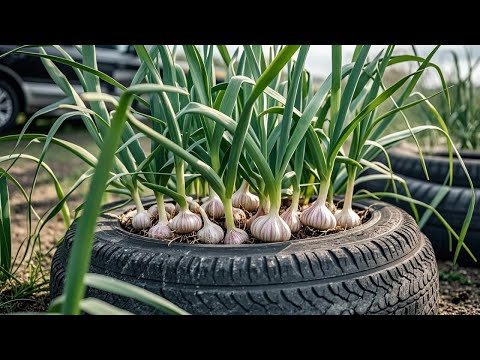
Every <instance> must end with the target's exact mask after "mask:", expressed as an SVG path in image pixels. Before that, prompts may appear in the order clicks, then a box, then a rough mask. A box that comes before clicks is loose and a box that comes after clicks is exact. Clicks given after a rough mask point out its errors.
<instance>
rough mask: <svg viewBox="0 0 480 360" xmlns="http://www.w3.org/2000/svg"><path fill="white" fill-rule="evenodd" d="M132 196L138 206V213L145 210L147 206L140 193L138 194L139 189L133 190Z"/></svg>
mask: <svg viewBox="0 0 480 360" xmlns="http://www.w3.org/2000/svg"><path fill="white" fill-rule="evenodd" d="M132 198H133V201H134V203H135V207H136V208H137V213H140V212H143V211H145V208H144V207H143V204H142V199H140V195H139V194H138V190H137V189H136V188H135V189H134V190H133V191H132Z"/></svg>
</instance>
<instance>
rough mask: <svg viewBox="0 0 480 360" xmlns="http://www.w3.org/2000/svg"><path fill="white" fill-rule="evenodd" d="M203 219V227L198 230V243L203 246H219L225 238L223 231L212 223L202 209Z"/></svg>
mask: <svg viewBox="0 0 480 360" xmlns="http://www.w3.org/2000/svg"><path fill="white" fill-rule="evenodd" d="M200 215H201V216H202V219H203V227H202V228H201V229H200V230H198V233H197V237H198V241H199V242H200V243H202V244H218V243H219V242H220V241H222V240H223V238H224V233H223V229H222V228H221V227H220V226H218V225H217V224H214V223H213V222H211V221H210V219H209V218H208V216H207V213H206V212H205V210H203V209H202V208H200Z"/></svg>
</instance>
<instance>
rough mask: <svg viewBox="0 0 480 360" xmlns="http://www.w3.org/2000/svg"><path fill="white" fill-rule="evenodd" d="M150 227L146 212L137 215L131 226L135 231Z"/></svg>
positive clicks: (148, 216)
mask: <svg viewBox="0 0 480 360" xmlns="http://www.w3.org/2000/svg"><path fill="white" fill-rule="evenodd" d="M150 225H152V222H151V221H150V215H148V213H147V212H146V211H141V212H139V213H137V214H136V215H135V216H134V217H133V219H132V226H133V228H134V229H135V230H143V229H146V228H148V227H150Z"/></svg>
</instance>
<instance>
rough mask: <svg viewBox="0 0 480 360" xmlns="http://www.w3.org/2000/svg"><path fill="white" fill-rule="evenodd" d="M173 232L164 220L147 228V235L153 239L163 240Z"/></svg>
mask: <svg viewBox="0 0 480 360" xmlns="http://www.w3.org/2000/svg"><path fill="white" fill-rule="evenodd" d="M172 235H173V232H172V230H171V229H170V228H169V227H168V225H167V223H165V222H158V224H156V225H154V226H152V227H151V228H150V230H148V236H149V237H151V238H154V239H159V240H164V239H168V238H170V237H172Z"/></svg>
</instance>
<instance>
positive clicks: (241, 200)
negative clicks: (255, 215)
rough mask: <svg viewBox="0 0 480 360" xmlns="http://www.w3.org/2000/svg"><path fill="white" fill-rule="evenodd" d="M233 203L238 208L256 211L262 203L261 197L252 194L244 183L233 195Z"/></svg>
mask: <svg viewBox="0 0 480 360" xmlns="http://www.w3.org/2000/svg"><path fill="white" fill-rule="evenodd" d="M232 205H233V206H234V207H237V208H243V209H245V210H247V211H249V212H252V211H255V210H257V209H258V207H259V205H260V199H259V198H258V196H257V195H254V194H252V193H251V192H250V191H248V183H247V186H246V187H244V186H243V184H242V186H240V188H239V189H238V190H237V191H235V193H234V194H233V196H232Z"/></svg>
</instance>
